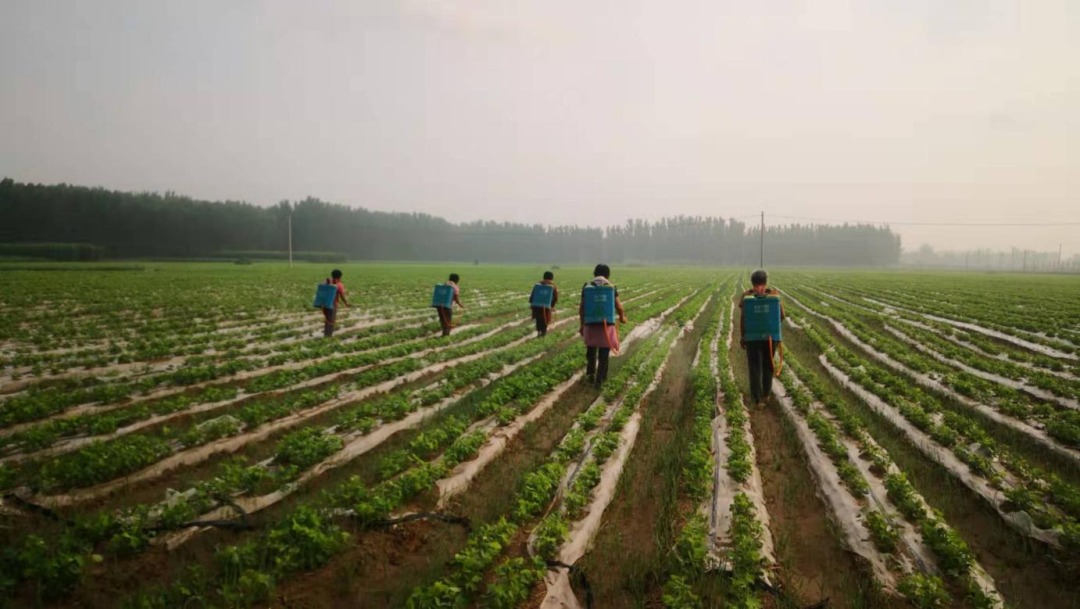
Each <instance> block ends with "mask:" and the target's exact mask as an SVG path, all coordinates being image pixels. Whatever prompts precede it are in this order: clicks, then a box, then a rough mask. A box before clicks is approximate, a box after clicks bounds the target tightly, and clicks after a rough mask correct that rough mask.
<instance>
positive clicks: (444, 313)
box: [435, 307, 454, 336]
mask: <svg viewBox="0 0 1080 609" xmlns="http://www.w3.org/2000/svg"><path fill="white" fill-rule="evenodd" d="M435 312H436V313H438V314H439V325H440V326H442V335H443V336H450V330H451V329H453V327H454V310H453V309H451V308H449V307H435Z"/></svg>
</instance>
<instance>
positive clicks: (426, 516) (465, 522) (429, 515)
mask: <svg viewBox="0 0 1080 609" xmlns="http://www.w3.org/2000/svg"><path fill="white" fill-rule="evenodd" d="M415 520H440V521H442V522H445V523H447V524H457V525H461V526H462V527H464V528H465V530H466V531H471V530H472V521H470V520H469V519H468V518H465V517H464V516H455V515H453V514H441V513H439V512H419V513H415V514H406V515H405V516H401V517H399V518H386V519H383V520H376V521H374V522H372V523H371V525H370V526H372V527H390V526H394V525H396V524H403V523H406V522H413V521H415Z"/></svg>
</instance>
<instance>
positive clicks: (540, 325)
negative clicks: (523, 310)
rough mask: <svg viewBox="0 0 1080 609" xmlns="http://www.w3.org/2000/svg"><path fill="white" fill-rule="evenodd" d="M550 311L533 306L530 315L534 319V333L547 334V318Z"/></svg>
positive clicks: (538, 334)
mask: <svg viewBox="0 0 1080 609" xmlns="http://www.w3.org/2000/svg"><path fill="white" fill-rule="evenodd" d="M550 315H551V313H549V312H548V310H547V309H545V308H543V307H533V310H532V316H533V319H535V320H536V335H537V336H547V329H548V319H549V317H550Z"/></svg>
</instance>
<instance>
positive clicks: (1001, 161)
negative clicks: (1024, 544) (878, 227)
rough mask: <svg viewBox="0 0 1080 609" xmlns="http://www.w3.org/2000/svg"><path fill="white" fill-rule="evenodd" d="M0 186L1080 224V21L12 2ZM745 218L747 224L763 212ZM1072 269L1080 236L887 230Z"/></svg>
mask: <svg viewBox="0 0 1080 609" xmlns="http://www.w3.org/2000/svg"><path fill="white" fill-rule="evenodd" d="M3 12H4V19H3V20H2V21H0V80H2V82H3V87H0V133H3V134H4V135H3V137H0V177H3V176H7V177H11V178H14V179H15V180H21V181H32V182H46V183H57V182H67V183H71V184H82V185H91V186H103V187H106V188H111V189H122V190H135V191H143V190H150V191H162V192H163V191H166V190H171V191H176V192H178V193H181V194H184V195H189V196H192V197H196V198H205V199H222V200H224V199H232V200H246V201H250V202H253V203H257V204H260V205H270V204H274V203H277V202H278V201H280V200H282V199H289V200H296V199H301V198H303V197H305V196H308V195H311V196H314V197H318V198H321V199H323V200H327V201H333V202H339V203H346V204H349V205H354V206H364V207H367V208H370V209H377V210H392V211H418V212H427V213H431V214H435V215H439V216H443V217H445V218H447V219H449V220H452V221H471V220H477V219H483V220H499V221H502V220H507V221H515V222H530V223H543V224H579V225H596V226H603V225H609V224H621V223H623V222H624V221H625V220H626V219H627V218H631V217H637V218H648V219H654V218H659V217H661V216H670V215H675V214H688V215H713V216H723V217H754V216H756V215H757V214H758V213H759V212H760V211H762V210H764V211H765V213H766V219H767V221H768V222H770V223H791V222H797V221H799V220H796V219H794V218H814V219H822V220H826V221H831V222H842V221H860V220H863V221H894V222H910V223H972V222H981V223H1033V222H1047V223H1064V222H1074V223H1076V222H1080V204H1078V202H1077V194H1076V193H1077V190H1078V187H1080V113H1078V112H1077V108H1080V5H1078V4H1077V3H1075V2H1067V1H1064V0H1062V1H1054V0H1035V1H1029V2H1019V1H1004V0H1000V1H995V0H991V1H975V0H961V1H952V2H932V1H929V0H916V1H910V2H900V3H898V2H883V1H875V2H841V1H831V0H829V1H809V2H793V1H787V2H770V3H748V2H686V3H671V2H655V1H653V2H626V1H619V2H612V1H606V2H587V3H582V2H565V1H548V2H509V1H506V0H491V1H470V2H437V1H430V2H428V1H420V0H411V1H402V2H377V1H367V2H346V1H341V2H307V3H297V2H210V1H203V2H171V3H164V2H161V3H159V2H150V3H148V2H135V1H131V2H118V1H112V0H101V1H96V2H43V1H33V2H31V1H12V0H8V1H6V2H5V3H4V11H3ZM748 221H750V222H753V219H752V218H751V219H748ZM893 228H894V229H895V230H897V231H898V232H899V233H900V234H901V235H902V236H903V239H904V247H905V249H906V250H914V249H916V248H918V247H919V246H920V245H921V244H924V243H926V244H930V245H932V246H933V247H935V248H939V249H962V248H974V247H989V248H998V249H1007V248H1010V247H1019V248H1030V249H1037V250H1042V251H1050V250H1054V251H1056V250H1057V248H1058V245H1059V244H1062V247H1063V250H1064V253H1065V255H1066V256H1068V255H1071V254H1073V253H1077V252H1080V237H1077V235H1078V234H1080V230H1078V229H1080V227H1078V226H1077V225H1075V224H1074V225H1072V226H1064V225H1059V226H1049V227H1026V228H1009V227H983V228H974V227H962V228H955V227H919V226H904V225H894V226H893Z"/></svg>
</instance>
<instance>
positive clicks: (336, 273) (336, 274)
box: [330, 269, 341, 279]
mask: <svg viewBox="0 0 1080 609" xmlns="http://www.w3.org/2000/svg"><path fill="white" fill-rule="evenodd" d="M330 276H331V277H333V278H334V279H341V271H339V270H337V269H334V270H332V271H330Z"/></svg>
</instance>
